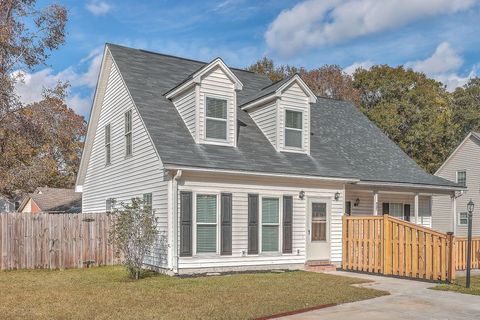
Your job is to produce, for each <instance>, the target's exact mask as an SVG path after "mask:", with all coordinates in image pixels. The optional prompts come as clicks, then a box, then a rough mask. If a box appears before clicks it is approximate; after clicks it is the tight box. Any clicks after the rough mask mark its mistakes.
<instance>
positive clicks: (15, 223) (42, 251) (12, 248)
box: [0, 213, 119, 270]
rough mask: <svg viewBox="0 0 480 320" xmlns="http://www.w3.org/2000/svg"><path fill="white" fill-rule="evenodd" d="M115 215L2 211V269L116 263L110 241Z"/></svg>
mask: <svg viewBox="0 0 480 320" xmlns="http://www.w3.org/2000/svg"><path fill="white" fill-rule="evenodd" d="M112 219H113V217H112V216H110V215H106V214H104V213H99V214H86V213H80V214H46V213H39V214H25V213H5V214H4V213H2V214H0V270H11V269H36V268H42V269H64V268H83V267H88V266H90V265H96V266H97V265H113V264H116V263H118V262H119V261H118V259H117V258H116V257H115V248H114V247H113V246H112V245H111V244H109V242H108V232H109V230H110V227H111V225H112Z"/></svg>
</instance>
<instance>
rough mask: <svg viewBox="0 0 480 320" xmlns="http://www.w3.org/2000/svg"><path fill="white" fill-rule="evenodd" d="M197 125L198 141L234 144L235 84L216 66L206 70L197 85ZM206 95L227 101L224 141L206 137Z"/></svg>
mask: <svg viewBox="0 0 480 320" xmlns="http://www.w3.org/2000/svg"><path fill="white" fill-rule="evenodd" d="M197 90H198V93H197V94H198V97H197V101H198V110H197V112H198V115H197V119H198V126H197V130H198V132H197V137H198V142H199V143H215V144H221V145H229V146H236V136H235V132H236V107H235V105H236V99H237V95H236V92H235V86H234V83H233V82H232V80H230V78H229V77H228V76H227V75H226V74H225V72H224V71H223V70H222V69H221V68H220V67H217V68H215V69H213V70H212V71H210V72H208V73H207V74H206V75H204V76H203V77H202V79H201V82H200V84H199V85H198V89H197ZM207 97H213V98H218V99H223V100H226V101H227V107H226V108H227V114H226V126H227V136H226V139H225V141H218V140H217V139H214V140H212V139H207V138H206V127H205V124H206V105H205V104H206V101H207Z"/></svg>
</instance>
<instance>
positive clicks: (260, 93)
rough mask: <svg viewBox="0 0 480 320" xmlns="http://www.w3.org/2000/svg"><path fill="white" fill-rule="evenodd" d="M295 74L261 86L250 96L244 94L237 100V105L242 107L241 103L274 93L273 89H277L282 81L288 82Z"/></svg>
mask: <svg viewBox="0 0 480 320" xmlns="http://www.w3.org/2000/svg"><path fill="white" fill-rule="evenodd" d="M294 76H295V75H291V76H290V77H286V78H284V79H282V80H279V81H277V82H274V83H272V84H269V85H268V86H266V87H264V88H262V89H261V90H260V91H258V92H257V93H255V94H253V95H251V96H246V97H244V98H243V99H239V100H238V106H239V107H242V106H243V105H245V104H247V103H250V102H253V101H255V100H257V99H260V98H263V97H266V96H268V95H270V94H272V93H274V92H275V91H277V89H278V88H280V87H281V86H283V84H284V83H286V82H288V81H289V80H290V79H292V78H293V77H294Z"/></svg>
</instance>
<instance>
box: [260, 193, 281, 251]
mask: <svg viewBox="0 0 480 320" xmlns="http://www.w3.org/2000/svg"><path fill="white" fill-rule="evenodd" d="M279 216H280V214H279V200H278V198H268V197H264V198H262V252H278V243H279V225H280V221H279Z"/></svg>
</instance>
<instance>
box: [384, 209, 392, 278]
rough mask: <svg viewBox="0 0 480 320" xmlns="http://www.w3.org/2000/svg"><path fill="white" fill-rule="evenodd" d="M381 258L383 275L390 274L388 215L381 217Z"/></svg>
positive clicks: (390, 252)
mask: <svg viewBox="0 0 480 320" xmlns="http://www.w3.org/2000/svg"><path fill="white" fill-rule="evenodd" d="M382 228H383V256H382V271H383V274H385V275H388V274H391V263H390V261H391V256H392V244H391V237H390V228H389V220H388V214H384V215H383V226H382Z"/></svg>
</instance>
